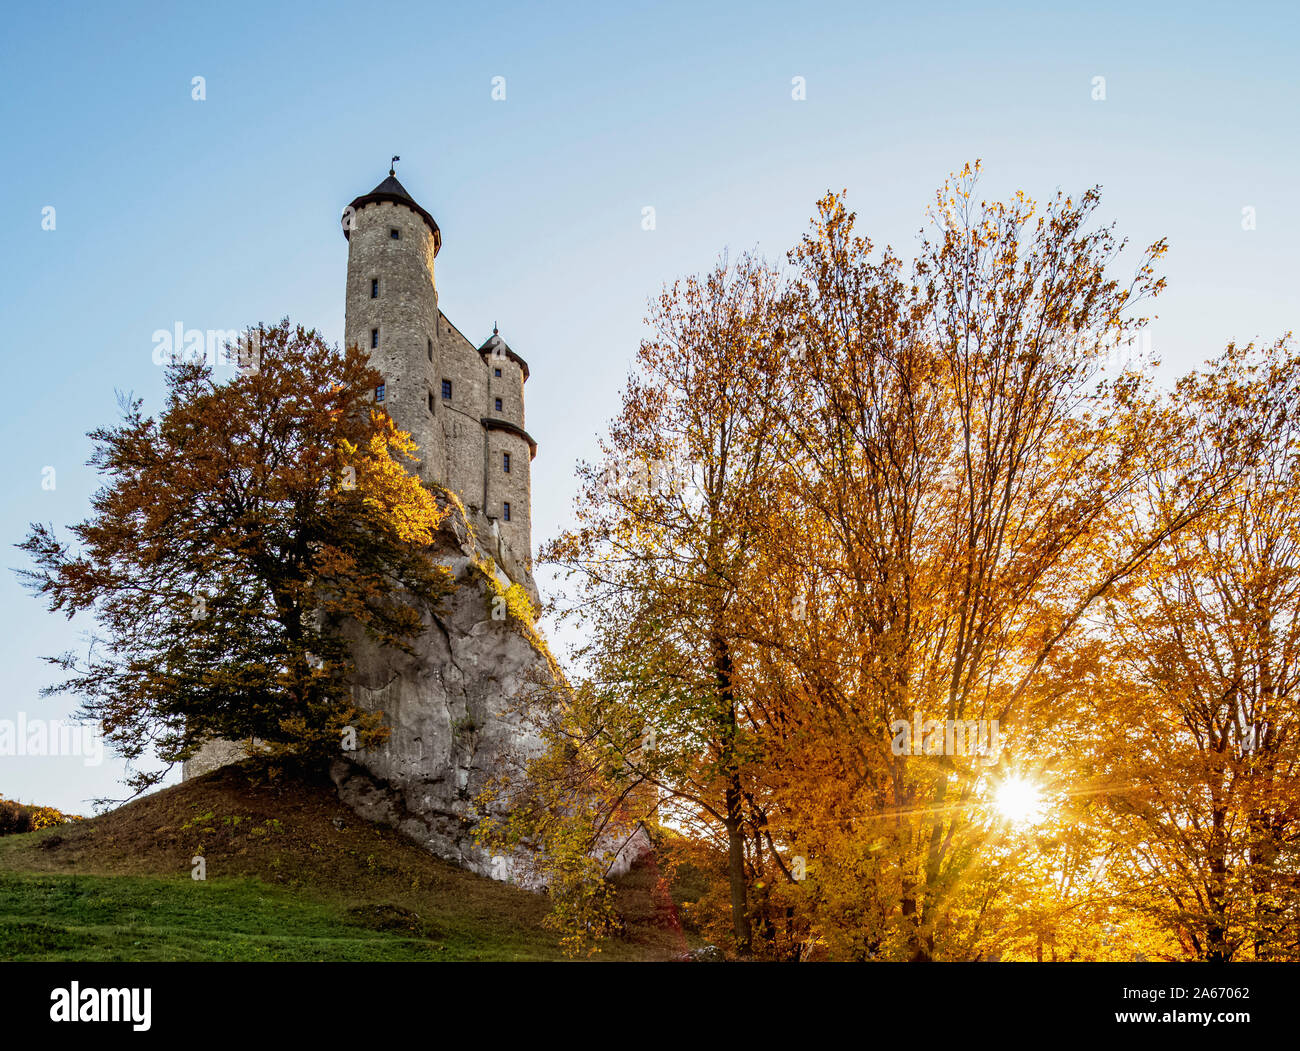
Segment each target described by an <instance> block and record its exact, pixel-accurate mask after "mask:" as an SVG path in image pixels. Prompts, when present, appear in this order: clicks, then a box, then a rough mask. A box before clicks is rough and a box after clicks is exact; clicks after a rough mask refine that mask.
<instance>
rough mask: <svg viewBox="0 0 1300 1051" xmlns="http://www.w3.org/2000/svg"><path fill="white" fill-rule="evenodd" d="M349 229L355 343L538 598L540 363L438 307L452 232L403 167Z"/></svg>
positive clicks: (510, 571) (505, 565) (423, 460)
mask: <svg viewBox="0 0 1300 1051" xmlns="http://www.w3.org/2000/svg"><path fill="white" fill-rule="evenodd" d="M342 222H343V236H344V237H346V238H347V239H348V278H347V301H346V315H345V320H344V343H345V345H347V346H352V345H353V344H355V345H356V346H358V347H360V348H361V349H362V350H364V351H365V352H366V353H367V354H368V355H369V356H370V362H371V364H372V365H373V366H374V367H375V368H376V369H377V370H378V371H379V372H380V373H382V374H383V377H384V382H383V384H382V386H380V387H379V388H378V389H377V390H376V391H375V400H376V401H377V402H380V403H382V404H383V406H384V407H385V408H386V409H387V410H388V413H389V415H391V416H392V417H393V420H394V422H395V423H396V424H397V426H398V427H399V428H401V429H402V430H404V431H407V432H409V433H410V434H411V436H412V438H414V440H415V443H416V445H418V446H419V450H420V451H419V454H418V455H419V458H420V464H419V474H420V477H421V478H422V479H423V480H424V481H425V482H426V483H429V484H437V485H442V486H444V487H446V488H447V489H450V490H452V491H453V492H454V493H456V495H457V496H459V497H460V499H461V500H462V501H463V502H464V504H465V506H466V508H467V509H468V510H469V512H470V514H471V516H472V517H473V518H475V519H478V521H479V523H480V524H484V522H485V524H486V534H487V537H489V538H491V540H492V541H493V542H495V543H496V544H497V545H498V547H499V551H496V552H493V554H495V555H496V556H497V564H498V565H499V566H500V567H501V568H502V569H503V570H504V571H505V573H506V574H507V575H508V576H509V577H510V578H511V579H512V580H514V581H515V582H516V583H519V584H521V585H523V586H524V587H525V589H526V590H527V591H528V592H529V594H531V595H533V596H534V597H536V587H535V586H534V584H533V581H532V488H531V485H530V481H529V476H530V474H531V469H530V468H531V463H532V459H533V457H534V456H536V455H537V443H536V442H535V441H533V439H532V438H531V437H530V436H529V434H528V432H527V431H526V430H525V429H524V383H525V382H526V381H527V379H528V364H527V362H525V361H524V359H523V358H521V357H520V356H519V355H518V354H516V353H515V352H514V351H513V350H511V349H510V348H509V347H508V346H507V345H506V342H505V340H503V339H502V338H501V337H500V335H498V334H497V331H496V329H495V328H494V329H493V331H492V335H491V337H490V338H489V339H488V340H487V341H486V342H485V343H483V345H482V346H480V347H477V348H476V347H475V346H474V344H472V343H471V342H470V341H469V340H468V339H466V338H465V337H464V336H463V335H462V334H461V332H460V330H459V329H457V328H456V326H455V325H453V324H452V323H451V322H450V321H448V320H447V317H446V315H445V314H443V313H442V311H441V310H440V309H439V308H438V287H437V283H436V281H435V279H434V261H435V259H436V258H437V256H438V252H439V250H440V249H441V248H442V232H441V231H440V230H439V229H438V224H437V223H436V222H434V219H433V216H432V215H430V214H429V213H428V212H427V211H426V210H425V209H424V208H422V207H420V205H419V204H417V203H416V202H415V200H414V198H412V197H411V195H410V194H409V193H407V192H406V189H405V188H404V187H403V186H402V184H401V183H400V182H398V181H397V177H396V173H395V172H394V171H393V169H392V168H390V169H389V171H388V178H386V179H385V180H384V181H383V182H381V183H380V184H379V185H378V186H376V187H375V188H374V189H373V190H371V191H370V192H369V193H366V194H362V195H361V196H360V197H357V198H356V199H355V200H353V202H352V203H351V204H350V205H348V207H347V208H346V209H344V212H343V220H342Z"/></svg>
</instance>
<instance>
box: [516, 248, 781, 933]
mask: <svg viewBox="0 0 1300 1051" xmlns="http://www.w3.org/2000/svg"><path fill="white" fill-rule="evenodd" d="M778 287H779V284H778V279H777V276H776V274H775V273H774V272H773V271H772V270H771V268H769V267H768V266H766V265H765V264H764V263H763V262H762V261H761V260H759V259H757V258H755V257H753V256H751V255H745V256H742V257H741V258H740V259H739V260H737V261H736V262H735V263H728V262H727V261H725V260H724V261H723V262H721V263H720V264H719V265H718V266H717V267H716V268H715V269H714V270H713V271H711V272H710V273H708V274H707V275H705V276H704V277H702V278H691V279H688V280H686V281H684V282H679V283H677V284H675V285H673V286H672V287H671V288H669V289H668V290H666V291H665V292H664V294H663V295H662V297H661V298H660V299H659V300H658V302H657V303H656V304H654V308H653V311H652V315H651V317H650V319H649V320H650V324H651V326H652V328H653V335H652V336H651V337H650V338H648V339H647V340H646V341H645V342H644V343H643V344H642V346H641V348H640V350H639V352H638V354H637V359H636V365H637V368H636V371H635V372H634V373H633V375H632V376H631V377H630V378H629V381H628V384H627V388H626V391H625V394H624V400H623V409H622V412H621V413H620V414H619V416H618V417H617V418H616V419H615V420H614V421H613V423H612V425H611V426H610V430H609V436H608V438H607V439H606V440H605V442H604V443H603V444H602V452H603V455H604V458H603V460H602V461H601V462H599V463H595V464H589V465H584V466H583V467H582V468H581V471H580V476H581V479H582V485H583V494H582V498H581V499H580V500H579V501H578V504H577V508H576V518H577V526H576V528H574V529H572V530H570V531H568V532H566V533H565V534H564V535H562V536H561V537H559V538H558V539H556V540H555V541H554V542H552V543H551V544H550V545H548V546H547V548H546V549H545V550H544V551H543V556H542V557H543V559H544V560H545V561H549V562H551V563H553V564H555V565H557V566H559V567H561V568H562V569H563V570H565V571H567V572H568V573H569V574H570V575H571V577H572V578H573V579H574V580H575V582H576V588H577V594H576V596H575V602H574V609H575V612H577V613H578V615H580V617H581V622H582V624H583V625H584V626H585V628H586V629H587V632H588V641H587V643H586V644H585V646H584V647H583V648H582V650H581V651H580V652H579V654H578V655H577V656H578V660H579V664H580V666H581V668H582V670H583V672H584V676H583V679H582V682H581V684H580V687H579V691H578V693H577V695H576V696H575V698H574V704H576V705H580V706H581V707H580V708H575V707H573V706H571V707H570V709H569V711H570V714H571V715H572V714H573V713H574V712H576V711H581V712H582V713H583V715H582V718H581V719H579V720H578V721H577V722H576V723H575V724H574V725H573V727H572V728H571V731H570V736H571V738H572V739H573V740H574V742H575V751H576V752H577V755H576V756H575V758H578V757H581V756H586V757H588V761H589V762H590V761H594V762H597V763H598V765H601V766H603V767H604V768H605V769H607V770H608V771H609V772H610V782H611V787H610V788H609V789H607V792H608V793H609V794H610V795H611V798H612V800H613V801H614V802H615V803H616V804H618V805H620V806H621V805H624V804H625V802H626V801H627V800H629V799H634V798H637V796H636V793H637V790H638V789H639V790H640V793H641V797H642V798H645V799H647V800H648V803H647V804H646V805H645V809H646V810H648V811H650V812H651V813H653V812H654V811H655V810H658V808H659V807H660V806H662V807H663V808H664V812H663V814H662V815H660V816H662V817H664V818H665V819H668V818H671V820H673V821H674V822H677V823H679V824H681V825H682V826H684V827H687V828H690V829H691V830H692V832H693V833H694V834H696V835H699V836H702V837H706V838H708V839H710V840H711V841H713V842H715V843H717V844H718V846H719V848H720V850H721V851H722V853H723V854H724V856H725V858H726V863H725V872H726V877H725V878H726V883H727V887H728V897H729V905H730V926H731V935H732V941H733V944H734V946H735V949H736V951H737V952H739V953H741V954H742V955H745V954H748V953H749V952H750V951H751V948H752V940H753V930H752V923H751V916H750V903H749V890H750V885H751V883H752V882H753V881H754V879H755V872H756V871H757V870H756V867H755V858H754V856H753V855H752V852H749V853H747V848H748V845H749V844H750V842H751V828H752V827H753V823H754V815H753V813H752V800H753V791H752V788H753V786H752V776H753V771H754V770H755V769H757V767H758V765H759V763H760V760H761V752H760V751H759V750H758V747H757V738H756V736H755V734H754V732H753V729H752V727H753V722H754V712H753V710H752V709H751V708H750V707H749V701H750V695H749V694H748V693H747V691H746V689H745V687H744V685H743V669H742V667H741V666H742V664H743V662H744V660H745V646H746V640H747V639H748V637H749V634H750V632H749V629H748V626H747V624H746V619H747V617H748V615H749V609H748V604H749V601H750V598H749V596H751V595H752V593H753V592H754V591H755V590H756V589H759V588H761V587H762V586H763V584H762V582H761V581H756V580H755V579H753V575H752V566H753V559H752V553H751V547H752V544H753V542H754V537H755V533H756V531H757V529H758V522H759V519H760V518H761V516H762V514H763V506H762V505H763V501H764V500H765V499H766V497H767V494H768V493H769V492H770V491H771V481H770V478H769V477H768V476H769V472H770V470H771V469H772V464H773V463H774V462H775V455H774V447H773V443H774V442H775V440H776V422H777V415H776V412H777V407H778V405H779V404H780V403H781V401H782V400H783V399H782V398H780V397H778V396H777V394H776V392H775V390H774V389H773V388H774V386H775V385H776V384H779V383H780V382H781V379H780V377H781V370H780V368H779V367H778V363H777V362H778V360H779V359H778V358H777V357H776V346H777V344H776V340H775V333H776V331H777V328H778V324H777V311H778V310H779V309H780V299H779V296H778ZM579 743H580V745H581V748H580V749H579V748H578V747H577V746H578V744H579ZM592 757H599V759H598V760H594V759H592ZM587 783H588V784H590V781H588V782H587ZM647 793H648V795H647ZM646 816H649V814H647V815H646ZM760 868H761V865H760Z"/></svg>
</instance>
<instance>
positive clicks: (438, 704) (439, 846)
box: [185, 508, 560, 885]
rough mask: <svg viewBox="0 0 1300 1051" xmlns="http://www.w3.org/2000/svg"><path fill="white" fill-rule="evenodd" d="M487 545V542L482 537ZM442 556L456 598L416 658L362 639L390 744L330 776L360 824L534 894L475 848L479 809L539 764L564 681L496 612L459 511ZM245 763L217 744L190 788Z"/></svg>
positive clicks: (523, 874)
mask: <svg viewBox="0 0 1300 1051" xmlns="http://www.w3.org/2000/svg"><path fill="white" fill-rule="evenodd" d="M479 535H480V536H487V535H488V534H487V531H486V530H485V529H483V528H482V526H480V530H479ZM491 542H492V541H491V539H490V538H489V541H488V543H491ZM485 546H486V545H485ZM492 546H493V547H494V548H495V544H493V545H492ZM437 554H438V557H439V558H440V560H441V561H442V562H443V563H444V564H445V565H447V566H448V567H449V568H450V569H451V570H452V571H453V573H454V574H455V576H456V584H457V587H456V589H455V590H454V591H453V592H452V593H451V594H450V595H449V596H447V597H446V598H445V599H444V600H443V604H442V607H441V609H440V610H439V611H438V612H437V613H436V614H435V615H434V616H433V617H432V618H431V619H430V620H429V622H428V630H427V631H425V633H424V634H423V635H422V636H420V637H419V638H418V639H416V640H414V642H413V644H412V646H413V649H414V650H415V652H414V654H405V653H402V652H400V651H398V650H394V649H391V648H381V647H379V646H378V645H376V644H375V643H374V642H373V641H371V640H369V639H366V638H364V637H363V636H362V634H361V633H360V632H359V631H358V632H357V633H356V635H355V637H354V654H355V657H356V663H357V674H356V685H355V687H354V688H353V697H354V700H355V703H356V704H357V706H358V707H361V708H365V709H367V710H369V711H382V712H384V721H385V724H386V725H387V726H388V727H389V729H390V737H389V740H388V741H387V743H386V744H384V745H383V746H381V747H379V748H375V749H369V750H361V751H357V752H353V753H350V754H348V755H347V756H346V757H343V758H340V759H338V760H336V761H335V762H334V763H333V765H332V768H331V771H330V773H331V776H332V778H333V780H334V782H335V784H336V785H337V787H338V791H339V797H340V798H341V799H342V800H343V802H344V803H346V804H347V805H348V806H350V807H351V808H352V809H353V810H355V811H356V812H357V813H358V814H359V815H360V816H361V817H364V818H366V819H367V820H371V821H376V822H379V823H382V824H386V825H390V826H392V827H394V828H397V829H400V830H401V831H402V832H404V833H406V834H407V835H409V836H410V837H411V838H413V839H415V840H416V841H417V842H419V843H421V844H422V845H423V846H425V847H426V848H427V849H428V850H430V851H431V852H433V853H434V854H437V855H439V856H440V857H443V858H446V859H447V860H449V861H454V862H456V863H458V864H460V865H463V866H464V867H466V868H468V869H471V870H472V871H474V872H477V873H479V874H481V875H484V876H490V877H493V878H495V879H509V880H513V881H515V882H519V883H522V884H524V885H531V884H532V883H534V880H533V878H532V877H530V875H529V870H530V868H531V866H529V865H528V864H527V858H526V857H524V856H517V857H500V856H494V855H492V854H491V853H490V852H488V851H486V850H484V849H483V848H482V847H480V846H479V845H478V844H477V843H475V842H474V826H475V823H476V818H477V811H478V805H477V797H478V796H479V794H480V793H481V792H482V791H483V790H484V789H485V788H487V787H488V786H489V783H490V782H491V781H492V780H493V779H494V778H496V777H498V776H500V775H506V776H510V777H511V778H512V780H514V781H515V782H516V783H518V780H519V779H520V778H521V777H522V774H523V768H524V764H525V763H526V762H527V760H528V759H529V758H530V757H532V756H535V755H538V754H540V752H541V750H542V748H543V743H542V741H541V739H540V738H539V737H538V736H537V734H536V733H535V732H534V730H533V728H532V726H533V719H532V717H531V714H530V713H532V714H536V711H537V707H536V706H538V705H544V704H546V703H548V701H547V699H546V696H547V692H548V691H547V687H551V688H553V687H555V686H556V685H559V683H560V680H559V679H558V678H557V676H558V672H557V671H556V670H555V669H554V668H553V666H552V664H551V662H550V661H549V659H548V658H547V656H546V654H545V653H544V652H543V651H542V650H541V649H540V648H539V647H538V646H537V645H536V644H535V643H534V642H533V641H532V639H530V638H529V637H528V634H527V631H526V629H525V628H524V627H523V626H522V625H521V624H520V623H519V622H518V621H516V620H515V619H514V618H513V617H511V616H509V615H508V614H506V612H505V609H504V606H503V604H502V603H501V602H499V601H498V602H496V603H494V602H493V599H494V597H495V596H496V594H497V592H496V591H495V590H494V589H493V588H492V587H491V586H490V585H489V584H488V583H487V581H486V580H485V579H484V576H483V574H482V572H481V571H480V569H479V568H478V567H477V566H475V564H474V563H475V561H476V560H477V561H478V562H479V563H484V562H486V561H487V559H488V557H490V556H489V555H488V552H487V551H485V550H483V548H480V547H479V546H477V545H476V543H475V540H474V537H473V534H472V533H471V531H470V529H469V528H468V523H467V522H466V519H465V517H464V515H463V514H462V513H461V511H460V510H459V508H452V509H451V510H450V512H449V515H448V518H447V520H446V521H445V522H444V524H443V528H442V531H441V533H440V535H439V544H438V548H437ZM493 554H497V552H496V551H493ZM509 568H510V569H512V570H514V571H515V572H513V573H511V574H510V577H509V579H513V580H516V581H517V582H519V583H520V584H521V586H523V587H524V588H525V590H526V591H527V592H528V593H529V594H530V595H535V594H536V588H535V586H534V585H533V582H532V580H531V579H530V578H527V577H525V576H524V574H522V573H521V572H519V569H518V567H517V566H510V567H509ZM498 570H500V567H499V566H498ZM521 578H522V579H521ZM494 612H495V616H494ZM243 754H244V750H243V749H242V748H241V747H240V746H239V745H238V744H234V743H232V742H226V741H214V742H211V743H210V744H209V745H207V746H205V748H204V749H203V751H202V752H201V753H200V754H199V755H198V756H196V757H195V758H194V759H193V760H191V762H189V763H187V764H186V767H185V777H186V778H189V777H194V776H198V775H199V774H201V773H206V772H207V771H208V770H211V769H214V768H215V767H217V766H221V765H224V764H225V763H228V762H234V761H236V760H237V759H239V758H241V757H242V756H243Z"/></svg>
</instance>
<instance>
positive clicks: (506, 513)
mask: <svg viewBox="0 0 1300 1051" xmlns="http://www.w3.org/2000/svg"><path fill="white" fill-rule="evenodd" d="M501 517H502V518H504V519H505V520H506V521H507V522H509V521H510V501H509V500H507V501H506V502H505V503H503V504H502V505H501Z"/></svg>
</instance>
